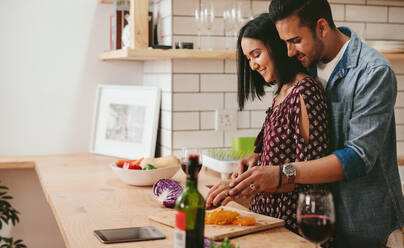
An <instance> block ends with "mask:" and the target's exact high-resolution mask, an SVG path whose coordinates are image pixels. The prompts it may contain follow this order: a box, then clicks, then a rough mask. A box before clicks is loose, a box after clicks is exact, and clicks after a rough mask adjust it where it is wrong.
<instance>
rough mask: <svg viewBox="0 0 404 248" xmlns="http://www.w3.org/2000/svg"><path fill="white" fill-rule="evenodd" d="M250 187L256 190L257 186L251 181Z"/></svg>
mask: <svg viewBox="0 0 404 248" xmlns="http://www.w3.org/2000/svg"><path fill="white" fill-rule="evenodd" d="M250 189H251V191H255V189H256V187H255V185H254V184H253V183H250Z"/></svg>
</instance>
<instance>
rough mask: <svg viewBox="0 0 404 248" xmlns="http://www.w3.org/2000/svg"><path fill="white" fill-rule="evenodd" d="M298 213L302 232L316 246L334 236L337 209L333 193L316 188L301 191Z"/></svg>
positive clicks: (298, 221)
mask: <svg viewBox="0 0 404 248" xmlns="http://www.w3.org/2000/svg"><path fill="white" fill-rule="evenodd" d="M296 215H297V223H298V224H299V231H300V233H301V234H302V235H303V236H304V237H305V238H307V239H308V240H310V241H311V242H313V243H315V244H316V247H319V245H320V244H323V243H325V242H326V241H327V240H329V239H330V237H331V236H332V234H333V232H334V229H335V209H334V202H333V198H332V195H331V193H329V192H325V191H316V190H311V191H307V192H301V193H299V200H298V202H297V213H296Z"/></svg>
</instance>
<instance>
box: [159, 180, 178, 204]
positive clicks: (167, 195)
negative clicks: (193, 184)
mask: <svg viewBox="0 0 404 248" xmlns="http://www.w3.org/2000/svg"><path fill="white" fill-rule="evenodd" d="M183 190H184V187H183V186H182V185H181V184H179V183H178V182H176V181H174V180H171V179H160V180H158V181H157V182H156V183H155V184H154V185H153V194H154V195H155V196H156V197H157V200H159V201H160V202H162V203H163V205H164V206H165V207H167V208H173V207H174V206H175V201H176V200H177V198H178V197H179V196H180V195H181V193H182V191H183Z"/></svg>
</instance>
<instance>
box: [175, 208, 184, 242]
mask: <svg viewBox="0 0 404 248" xmlns="http://www.w3.org/2000/svg"><path fill="white" fill-rule="evenodd" d="M185 230H186V213H185V212H181V211H177V213H176V214H175V231H174V248H185V241H186V232H185Z"/></svg>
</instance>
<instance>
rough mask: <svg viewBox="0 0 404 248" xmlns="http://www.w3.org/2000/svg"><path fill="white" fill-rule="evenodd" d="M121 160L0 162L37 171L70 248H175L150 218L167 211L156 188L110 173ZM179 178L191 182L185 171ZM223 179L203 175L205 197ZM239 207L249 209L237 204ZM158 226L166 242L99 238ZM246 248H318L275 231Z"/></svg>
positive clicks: (245, 242)
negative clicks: (98, 232)
mask: <svg viewBox="0 0 404 248" xmlns="http://www.w3.org/2000/svg"><path fill="white" fill-rule="evenodd" d="M113 161H115V158H112V157H106V156H100V155H94V154H73V155H52V156H35V157H17V158H12V157H9V158H0V169H15V168H35V170H36V172H37V174H38V177H39V180H40V182H41V185H42V188H43V191H44V193H45V197H46V199H47V201H48V203H49V205H50V207H51V209H52V211H53V214H54V215H55V218H56V220H57V223H58V225H59V228H60V230H61V233H62V235H63V238H64V241H65V243H66V246H67V247H69V248H70V247H72V248H80V247H83V248H92V247H100V248H106V247H119V248H126V247H159V248H160V247H172V246H173V232H174V231H173V229H172V228H171V227H168V226H164V225H161V224H158V223H156V222H153V221H151V220H149V219H148V216H149V215H151V214H152V213H153V212H155V211H158V210H159V209H161V208H162V206H161V205H160V203H159V202H158V201H157V200H155V199H154V196H153V195H152V192H151V187H135V186H130V185H127V184H125V183H124V182H122V181H121V180H120V179H119V178H118V177H117V176H116V175H115V174H114V173H113V172H112V170H111V169H110V168H109V164H110V163H111V162H113ZM174 179H176V180H179V181H184V180H185V174H184V173H183V172H182V171H181V170H180V171H179V172H178V173H177V174H176V175H175V176H174ZM217 180H218V178H217V177H214V176H212V175H208V173H206V171H202V172H201V174H200V177H199V181H198V183H199V185H200V186H201V189H200V190H201V192H202V194H204V193H206V190H207V188H206V187H204V186H203V185H208V184H214V183H215V182H216V181H217ZM231 204H232V206H233V207H239V208H243V207H242V206H241V205H238V204H237V203H231ZM148 225H152V226H155V227H156V228H158V229H159V230H160V231H161V232H162V233H164V234H165V235H166V236H167V238H166V239H164V240H155V241H143V242H135V243H120V244H110V245H104V244H102V243H100V242H99V241H98V239H97V238H96V237H95V236H94V235H93V230H95V229H105V228H120V227H132V226H148ZM232 241H233V242H234V243H238V244H239V245H240V247H241V248H247V247H248V248H250V247H251V248H252V247H257V248H258V247H262V246H263V244H265V247H301V248H304V247H314V245H312V244H311V243H310V242H308V241H306V240H305V239H303V238H301V237H300V236H298V235H296V234H294V233H292V232H290V231H288V230H287V229H285V228H283V227H282V228H275V229H271V230H268V231H263V232H258V233H255V234H250V235H246V236H242V237H238V238H233V239H232Z"/></svg>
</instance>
